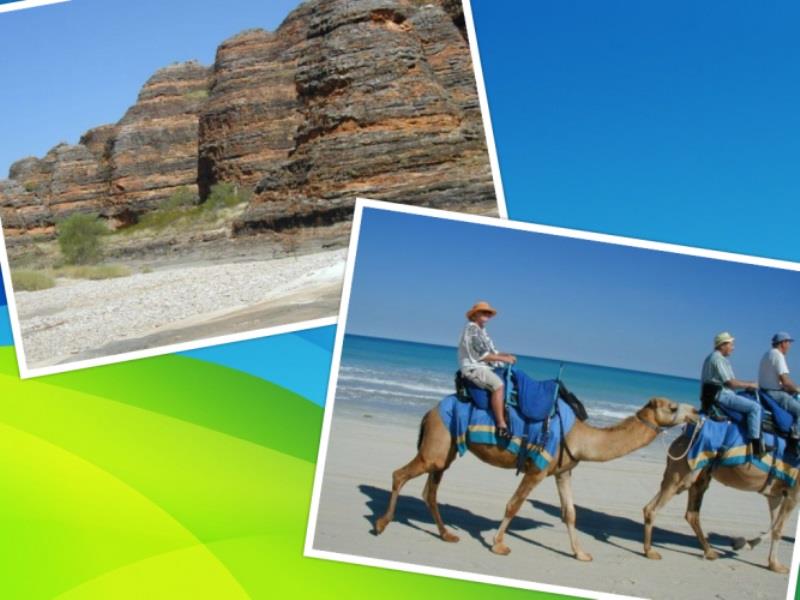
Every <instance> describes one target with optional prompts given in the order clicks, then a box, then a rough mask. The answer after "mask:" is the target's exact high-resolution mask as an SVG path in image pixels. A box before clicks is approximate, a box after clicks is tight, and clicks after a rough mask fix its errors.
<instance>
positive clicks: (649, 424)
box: [636, 413, 664, 435]
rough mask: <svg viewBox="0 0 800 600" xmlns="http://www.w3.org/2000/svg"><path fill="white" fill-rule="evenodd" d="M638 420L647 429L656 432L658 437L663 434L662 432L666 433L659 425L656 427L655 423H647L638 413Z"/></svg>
mask: <svg viewBox="0 0 800 600" xmlns="http://www.w3.org/2000/svg"><path fill="white" fill-rule="evenodd" d="M636 418H637V419H638V421H639V422H640V423H641V424H642V425H644V426H645V427H647V428H649V429H652V430H653V431H655V432H656V435H658V434H659V433H662V432H663V431H664V430H663V429H662V428H661V427H659V426H658V425H655V424H654V423H651V422H650V421H645V420H644V419H643V418H642V417H640V416H639V413H636Z"/></svg>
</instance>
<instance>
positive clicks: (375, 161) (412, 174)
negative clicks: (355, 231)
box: [0, 0, 495, 241]
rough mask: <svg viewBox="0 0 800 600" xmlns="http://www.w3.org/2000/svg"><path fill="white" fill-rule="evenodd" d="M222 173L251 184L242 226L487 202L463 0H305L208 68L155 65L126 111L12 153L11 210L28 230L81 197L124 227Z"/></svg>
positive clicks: (80, 205)
mask: <svg viewBox="0 0 800 600" xmlns="http://www.w3.org/2000/svg"><path fill="white" fill-rule="evenodd" d="M218 182H232V183H235V184H237V185H239V186H244V187H246V188H249V189H252V190H254V192H255V193H254V194H253V197H252V201H251V205H250V206H249V207H248V208H247V210H246V211H245V213H244V215H243V216H242V217H241V218H240V219H238V221H237V222H236V223H234V225H233V230H234V232H235V233H245V232H257V231H261V230H272V231H275V230H282V229H287V228H294V227H303V226H314V225H323V224H329V223H333V222H336V221H340V220H344V219H347V218H349V216H350V214H351V212H352V206H353V203H354V199H355V197H356V196H358V195H360V196H368V197H376V198H384V199H392V200H397V201H401V202H407V203H415V204H424V205H433V206H448V207H455V208H459V207H462V208H470V207H478V208H480V207H483V208H484V209H486V208H487V207H489V206H491V205H492V204H493V203H494V202H495V199H494V192H493V186H492V179H491V172H490V167H489V157H488V153H487V149H486V145H485V137H484V133H483V128H482V122H481V117H480V111H479V107H478V97H477V93H476V89H475V79H474V75H473V70H472V63H471V59H470V53H469V48H468V46H467V42H466V33H465V30H464V27H463V13H461V7H460V3H458V2H455V1H454V0H442V1H440V2H438V3H430V4H424V3H420V2H411V1H408V0H349V1H347V2H345V1H343V0H312V1H310V2H306V3H304V4H302V5H300V6H299V7H298V8H297V9H295V10H294V11H293V12H292V13H291V14H290V15H289V16H288V17H287V19H286V20H285V21H284V23H283V24H282V25H281V26H280V27H279V28H278V29H277V30H276V31H275V32H267V31H264V30H260V29H255V30H248V31H245V32H242V33H240V34H238V35H236V36H234V37H232V38H231V39H229V40H227V41H225V42H223V43H222V44H221V45H220V47H219V48H218V50H217V56H216V60H215V62H214V65H212V66H211V67H204V66H202V65H200V64H198V63H196V62H189V63H183V64H178V65H172V66H170V67H166V68H164V69H162V70H160V71H158V72H157V73H156V74H155V75H153V76H152V77H151V78H150V80H148V81H147V82H146V83H145V85H144V86H143V88H142V90H141V92H140V94H139V97H138V99H137V102H136V104H134V105H133V106H132V107H131V108H130V109H129V110H128V111H127V112H126V114H125V115H124V116H123V118H122V119H121V120H120V121H119V122H118V123H116V124H113V125H104V126H100V127H97V128H95V129H92V130H90V131H89V132H87V133H86V134H84V135H83V136H82V137H81V139H80V141H79V143H78V144H75V145H68V144H59V145H58V146H56V147H55V148H53V149H52V150H51V151H50V152H48V153H47V155H46V156H45V157H43V158H41V159H38V158H27V159H23V160H21V161H19V162H17V163H15V164H14V165H13V166H12V168H11V170H10V172H9V178H8V179H7V180H5V181H0V215H2V218H3V223H4V230H5V233H6V236H7V239H9V240H13V239H17V240H20V241H23V240H25V239H30V238H31V237H32V236H31V235H30V234H42V235H45V236H46V235H52V233H53V229H54V224H55V223H56V222H57V221H58V220H59V219H61V218H63V217H65V216H67V215H69V214H70V213H72V212H75V211H84V212H95V213H98V214H100V215H102V216H104V217H105V218H107V219H108V220H109V222H110V223H111V224H112V225H113V226H114V227H118V226H125V225H128V224H131V223H135V222H136V221H137V220H138V219H139V217H140V216H141V215H142V214H143V213H145V212H147V211H149V210H152V209H154V208H156V207H158V206H159V205H160V204H162V203H163V202H164V200H166V199H167V198H169V197H170V196H171V195H172V194H173V193H174V192H175V191H176V190H178V189H180V188H182V187H190V188H192V189H195V190H196V191H197V192H198V195H199V197H200V198H201V199H204V198H205V197H206V196H207V195H208V193H209V190H210V188H211V186H212V185H213V184H215V183H218Z"/></svg>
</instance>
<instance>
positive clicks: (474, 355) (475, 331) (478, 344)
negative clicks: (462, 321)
mask: <svg viewBox="0 0 800 600" xmlns="http://www.w3.org/2000/svg"><path fill="white" fill-rule="evenodd" d="M488 354H497V349H496V348H495V347H494V342H492V338H490V337H489V334H488V333H486V330H485V329H481V327H480V326H479V325H478V324H477V323H475V322H473V321H470V322H469V323H467V324H466V326H465V327H464V331H463V332H462V333H461V339H460V340H459V341H458V366H459V367H461V368H467V367H477V366H484V367H486V366H489V367H494V366H498V365H500V364H502V363H494V362H488V363H487V362H484V361H483V360H481V359H483V358H484V357H485V356H486V355H488Z"/></svg>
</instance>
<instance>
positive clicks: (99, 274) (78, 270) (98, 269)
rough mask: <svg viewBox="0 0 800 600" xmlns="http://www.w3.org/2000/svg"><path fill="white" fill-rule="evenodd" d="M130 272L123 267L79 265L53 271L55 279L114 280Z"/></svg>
mask: <svg viewBox="0 0 800 600" xmlns="http://www.w3.org/2000/svg"><path fill="white" fill-rule="evenodd" d="M131 273H132V271H131V270H130V269H129V268H128V267H126V266H124V265H80V266H70V267H61V268H60V269H56V270H55V271H54V273H53V274H54V275H55V276H56V277H68V278H70V279H114V278H115V277H127V276H128V275H130V274H131Z"/></svg>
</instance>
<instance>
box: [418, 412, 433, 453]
mask: <svg viewBox="0 0 800 600" xmlns="http://www.w3.org/2000/svg"><path fill="white" fill-rule="evenodd" d="M429 414H430V413H425V416H424V417H422V421H420V424H419V435H418V436H417V450H419V449H420V448H422V438H424V437H425V423H427V422H428V415H429Z"/></svg>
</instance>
